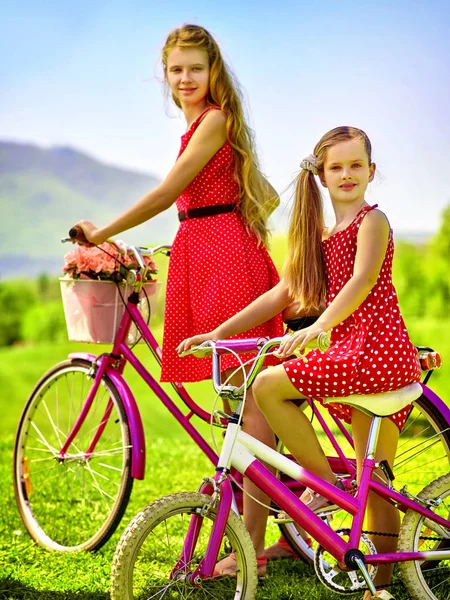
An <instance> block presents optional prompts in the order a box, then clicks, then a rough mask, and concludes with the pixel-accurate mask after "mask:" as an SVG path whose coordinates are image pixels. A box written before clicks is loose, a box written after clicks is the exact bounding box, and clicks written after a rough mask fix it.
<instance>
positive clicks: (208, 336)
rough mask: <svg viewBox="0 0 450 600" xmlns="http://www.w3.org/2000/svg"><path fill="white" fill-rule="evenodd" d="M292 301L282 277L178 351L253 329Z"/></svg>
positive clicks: (184, 344)
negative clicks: (225, 319)
mask: <svg viewBox="0 0 450 600" xmlns="http://www.w3.org/2000/svg"><path fill="white" fill-rule="evenodd" d="M291 302H292V299H291V298H290V296H289V290H288V287H287V285H286V284H285V283H284V280H283V279H282V280H281V281H280V282H279V283H277V285H276V286H275V287H273V288H272V289H271V290H269V291H267V292H265V293H264V294H262V296H259V298H257V299H256V300H254V301H253V302H252V303H251V304H249V305H248V306H246V307H245V308H244V309H242V310H241V311H240V312H238V313H236V314H235V315H234V316H233V317H231V318H230V319H228V320H227V321H225V322H224V323H222V325H219V327H217V328H216V329H214V330H213V331H210V332H209V333H203V334H200V335H196V336H194V337H192V338H188V339H186V340H184V341H183V342H181V344H180V345H179V346H178V348H177V352H178V353H181V352H184V351H185V350H189V348H191V346H198V345H199V344H201V343H202V342H205V341H206V340H223V339H227V338H230V337H232V336H233V335H236V334H238V333H242V332H243V331H248V330H249V329H253V327H256V326H257V325H260V324H261V323H265V322H266V321H268V320H269V319H271V318H272V317H274V316H275V315H278V314H279V313H281V311H282V310H283V309H284V308H285V307H286V306H288V304H290V303H291Z"/></svg>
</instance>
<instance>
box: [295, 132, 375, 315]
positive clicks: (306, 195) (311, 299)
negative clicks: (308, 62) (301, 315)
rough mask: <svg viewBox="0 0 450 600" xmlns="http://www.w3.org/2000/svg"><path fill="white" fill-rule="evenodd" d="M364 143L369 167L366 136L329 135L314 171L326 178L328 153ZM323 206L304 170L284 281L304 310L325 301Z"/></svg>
mask: <svg viewBox="0 0 450 600" xmlns="http://www.w3.org/2000/svg"><path fill="white" fill-rule="evenodd" d="M355 139H356V140H361V141H362V142H363V144H364V148H365V151H366V152H367V157H368V160H369V164H371V163H372V146H371V143H370V140H369V138H368V137H367V134H366V133H364V131H362V130H361V129H357V128H356V127H336V128H335V129H332V130H331V131H329V132H328V133H326V134H325V135H324V136H323V137H322V138H321V140H320V141H319V143H318V144H317V145H316V147H315V148H314V156H315V157H316V162H315V165H314V166H315V168H316V169H317V173H318V174H319V175H321V174H323V169H324V163H325V160H326V156H327V151H328V149H329V148H331V147H332V146H335V145H336V144H339V143H340V142H345V141H348V140H355ZM323 229H324V216H323V202H322V195H321V193H320V189H319V187H318V185H317V182H316V179H315V178H314V174H313V173H312V171H309V170H307V169H302V170H301V171H300V173H299V175H298V177H297V182H296V188H295V200H294V206H293V209H292V214H291V221H290V225H289V233H288V252H287V257H286V265H285V275H284V278H285V281H286V283H287V285H288V289H289V295H290V296H291V297H292V298H293V299H296V300H297V299H298V300H300V304H301V308H302V310H310V309H314V310H316V309H319V306H320V302H321V300H322V299H323V298H324V297H325V291H326V289H325V288H326V274H325V257H324V254H323V249H322V234H323Z"/></svg>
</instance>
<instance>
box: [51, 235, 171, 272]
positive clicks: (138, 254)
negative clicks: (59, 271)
mask: <svg viewBox="0 0 450 600" xmlns="http://www.w3.org/2000/svg"><path fill="white" fill-rule="evenodd" d="M106 241H107V242H108V244H111V246H113V247H114V248H115V249H116V250H117V251H118V252H119V253H120V254H131V255H132V256H134V257H135V259H136V261H137V263H138V264H139V266H141V267H145V265H144V263H143V261H142V257H143V256H155V255H156V254H165V255H166V256H170V250H171V248H172V246H171V245H170V244H161V245H159V246H155V247H154V248H149V247H146V246H128V244H126V243H125V242H122V241H118V240H113V239H107V240H106ZM61 242H62V243H63V244H65V243H67V242H72V243H74V242H78V243H82V244H84V245H85V246H90V247H92V246H96V244H93V243H92V242H90V241H89V240H88V239H87V238H86V236H85V235H84V231H83V229H82V228H81V227H80V226H79V225H74V226H73V227H71V229H70V230H69V237H66V238H63V239H62V240H61ZM141 263H142V264H141Z"/></svg>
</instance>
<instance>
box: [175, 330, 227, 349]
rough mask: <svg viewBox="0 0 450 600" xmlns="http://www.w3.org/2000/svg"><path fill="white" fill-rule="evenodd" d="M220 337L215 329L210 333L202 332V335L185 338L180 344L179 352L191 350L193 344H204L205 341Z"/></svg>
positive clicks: (215, 339)
mask: <svg viewBox="0 0 450 600" xmlns="http://www.w3.org/2000/svg"><path fill="white" fill-rule="evenodd" d="M218 339H219V337H218V335H217V334H215V332H214V331H211V332H210V333H202V334H200V335H194V337H191V338H187V339H185V340H183V341H182V342H181V344H180V345H179V346H178V348H177V352H178V354H181V353H182V352H186V351H187V350H190V349H191V348H192V346H200V344H203V342H208V341H210V340H212V341H217V340H218Z"/></svg>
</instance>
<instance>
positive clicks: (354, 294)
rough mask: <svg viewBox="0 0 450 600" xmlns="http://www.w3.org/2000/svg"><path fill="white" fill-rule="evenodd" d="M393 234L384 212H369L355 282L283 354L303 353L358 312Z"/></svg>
mask: <svg viewBox="0 0 450 600" xmlns="http://www.w3.org/2000/svg"><path fill="white" fill-rule="evenodd" d="M389 233H390V227H389V223H388V221H387V219H386V216H385V215H384V214H383V213H382V212H381V211H379V210H371V211H370V212H369V213H367V215H366V216H365V217H364V219H363V221H362V223H361V225H360V228H359V231H358V239H357V250H356V256H355V265H354V268H353V275H352V277H351V279H349V281H347V283H346V284H345V285H344V287H343V288H342V289H341V291H340V292H339V294H338V295H337V296H336V298H334V300H333V301H332V302H331V304H330V305H329V306H328V308H327V309H326V310H325V311H324V312H323V313H322V314H321V315H320V317H319V318H318V319H317V321H316V322H315V323H314V324H313V325H311V327H306V328H305V329H301V330H300V331H297V332H295V333H294V334H293V335H292V336H291V337H290V338H289V339H288V340H286V341H285V342H284V343H283V344H282V345H280V354H282V355H283V356H289V355H290V354H292V352H293V350H294V349H295V348H297V347H298V348H299V350H300V351H302V350H303V349H304V348H305V347H306V344H307V343H308V342H309V341H310V340H311V339H314V338H315V337H317V336H318V335H319V333H321V332H322V331H329V330H330V329H332V328H333V327H335V326H336V325H338V324H339V323H342V321H345V319H347V317H349V316H350V315H351V314H352V313H354V312H355V311H356V310H357V308H358V307H359V306H360V305H361V304H362V303H363V302H364V300H365V299H366V298H367V296H368V295H369V293H370V291H371V290H372V288H373V286H374V285H375V283H376V282H377V279H378V275H379V274H380V270H381V267H382V265H383V261H384V258H385V255H386V250H387V246H388V242H389Z"/></svg>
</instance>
